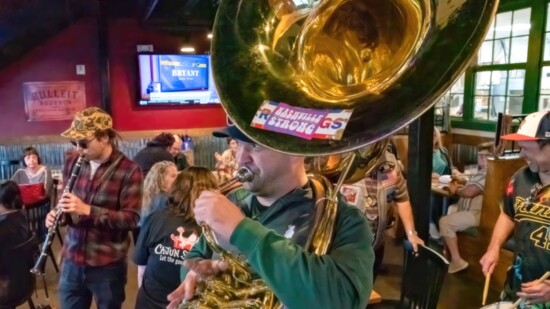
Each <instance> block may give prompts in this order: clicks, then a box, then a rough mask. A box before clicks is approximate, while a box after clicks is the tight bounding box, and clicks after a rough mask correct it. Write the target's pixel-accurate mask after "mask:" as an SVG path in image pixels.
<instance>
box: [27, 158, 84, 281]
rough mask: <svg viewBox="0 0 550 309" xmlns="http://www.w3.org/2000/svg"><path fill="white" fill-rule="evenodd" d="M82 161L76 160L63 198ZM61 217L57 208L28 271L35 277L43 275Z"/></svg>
mask: <svg viewBox="0 0 550 309" xmlns="http://www.w3.org/2000/svg"><path fill="white" fill-rule="evenodd" d="M84 160H85V159H84V155H83V154H81V155H80V157H78V160H77V161H76V164H75V166H74V168H73V171H72V173H71V177H70V178H69V181H68V182H67V185H66V186H65V188H64V189H63V193H62V194H61V196H63V195H64V194H66V193H70V192H71V191H72V190H73V187H74V185H75V183H76V180H77V179H78V175H79V174H80V170H81V169H82V163H83V162H84ZM62 217H63V210H62V209H61V208H57V209H56V211H55V220H54V223H53V225H52V226H50V228H49V229H48V234H47V235H46V239H45V240H44V242H43V243H42V248H41V249H40V255H39V256H38V259H37V260H36V263H35V264H34V267H33V268H32V269H31V270H30V271H31V273H33V274H35V275H40V276H42V275H44V273H45V268H46V261H47V260H48V252H50V250H51V246H52V242H53V239H54V237H55V234H56V233H57V229H58V227H59V224H60V223H61V218H62Z"/></svg>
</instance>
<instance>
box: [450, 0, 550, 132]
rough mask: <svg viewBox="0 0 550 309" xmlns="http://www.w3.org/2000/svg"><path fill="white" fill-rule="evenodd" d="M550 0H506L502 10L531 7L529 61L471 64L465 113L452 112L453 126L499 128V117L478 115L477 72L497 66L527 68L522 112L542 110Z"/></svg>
mask: <svg viewBox="0 0 550 309" xmlns="http://www.w3.org/2000/svg"><path fill="white" fill-rule="evenodd" d="M549 5H550V0H508V1H507V0H502V1H501V3H500V5H499V7H498V9H497V14H498V13H503V12H509V11H515V10H520V9H524V8H531V20H530V23H531V28H530V30H529V39H528V50H527V62H526V63H512V64H491V65H482V66H478V65H477V64H472V65H470V66H468V67H467V69H466V71H465V76H464V109H463V115H462V117H459V116H452V115H451V116H450V118H451V126H452V127H453V128H461V129H471V130H481V131H495V130H496V121H493V120H482V119H475V118H474V98H475V75H476V73H477V72H482V71H493V70H507V71H509V70H517V69H519V70H525V80H524V87H523V90H524V91H523V104H522V113H524V114H527V113H532V112H535V111H537V110H538V105H539V97H540V86H541V85H540V83H541V74H542V68H543V66H548V65H550V61H542V60H543V57H544V42H545V41H544V40H545V37H544V36H545V32H546V24H545V22H550V21H546V14H547V10H548V6H549Z"/></svg>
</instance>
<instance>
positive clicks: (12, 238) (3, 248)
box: [0, 211, 32, 305]
mask: <svg viewBox="0 0 550 309" xmlns="http://www.w3.org/2000/svg"><path fill="white" fill-rule="evenodd" d="M29 237H30V233H29V230H28V225H27V219H26V218H25V216H24V215H23V214H22V213H21V211H14V212H9V213H4V214H2V215H0V287H1V288H0V305H1V304H4V303H9V302H12V301H15V300H17V299H19V298H21V297H23V295H21V294H22V293H26V289H24V286H27V285H28V284H29V283H30V282H29V279H32V276H30V275H29V274H30V272H29V269H30V268H31V267H32V265H30V263H29V260H28V259H27V260H25V258H24V257H14V256H13V249H14V248H15V247H17V246H18V245H20V244H22V243H24V242H25V241H27V240H28V239H29Z"/></svg>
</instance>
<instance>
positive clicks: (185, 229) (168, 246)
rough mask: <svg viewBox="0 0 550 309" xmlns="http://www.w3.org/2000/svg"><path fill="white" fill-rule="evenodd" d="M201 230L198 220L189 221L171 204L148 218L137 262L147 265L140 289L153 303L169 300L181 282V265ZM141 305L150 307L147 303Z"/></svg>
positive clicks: (138, 250)
mask: <svg viewBox="0 0 550 309" xmlns="http://www.w3.org/2000/svg"><path fill="white" fill-rule="evenodd" d="M200 232H201V228H200V226H199V225H198V224H197V223H196V222H195V220H191V221H186V220H185V219H184V218H183V217H180V216H175V215H174V214H172V213H171V212H170V211H169V210H168V209H167V208H165V209H159V210H157V211H155V212H153V213H152V214H151V215H150V216H149V217H147V218H146V219H145V222H144V223H143V226H142V228H141V232H140V234H139V238H138V241H137V243H136V250H135V253H134V262H135V263H136V264H138V265H146V268H145V273H144V274H143V281H142V284H141V288H140V293H143V294H144V295H145V298H146V299H147V300H148V301H150V302H151V304H157V305H166V304H168V302H167V300H166V296H167V295H168V294H170V293H171V292H172V291H174V290H175V289H176V288H177V287H178V286H179V285H180V275H179V274H180V268H181V266H182V265H183V261H184V260H185V256H186V255H187V253H188V252H189V251H190V250H191V248H192V247H193V245H194V244H195V242H196V241H197V240H198V238H199V236H200ZM141 307H143V308H146V306H145V305H143V306H141ZM151 307H152V306H150V307H149V308H151Z"/></svg>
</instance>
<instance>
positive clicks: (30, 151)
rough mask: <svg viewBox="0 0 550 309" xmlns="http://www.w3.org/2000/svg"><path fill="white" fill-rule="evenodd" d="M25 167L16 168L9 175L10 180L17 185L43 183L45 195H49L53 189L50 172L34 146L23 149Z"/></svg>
mask: <svg viewBox="0 0 550 309" xmlns="http://www.w3.org/2000/svg"><path fill="white" fill-rule="evenodd" d="M23 160H24V161H25V168H20V169H18V170H17V171H16V172H15V174H13V176H12V177H11V180H12V181H14V182H15V183H17V184H18V185H29V184H38V183H42V184H44V190H45V191H46V192H45V193H46V196H49V195H50V193H51V191H52V189H53V181H52V173H51V171H50V169H48V168H47V167H46V166H45V165H42V160H41V159H40V155H39V154H38V151H37V150H36V149H35V148H34V147H27V148H25V150H24V151H23Z"/></svg>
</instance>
